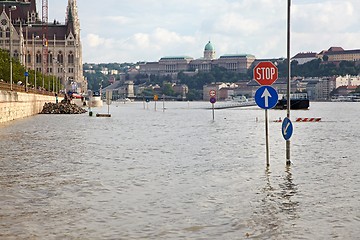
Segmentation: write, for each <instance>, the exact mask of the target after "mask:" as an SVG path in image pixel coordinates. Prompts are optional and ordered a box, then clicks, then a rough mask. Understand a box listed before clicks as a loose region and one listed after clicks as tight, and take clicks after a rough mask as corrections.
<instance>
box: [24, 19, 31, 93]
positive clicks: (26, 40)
mask: <svg viewBox="0 0 360 240" xmlns="http://www.w3.org/2000/svg"><path fill="white" fill-rule="evenodd" d="M29 27H31V24H28V25H27V26H26V28H25V71H26V72H25V89H26V92H27V91H28V82H29V68H28V64H27V63H28V60H29V59H28V48H27V47H28V35H29Z"/></svg>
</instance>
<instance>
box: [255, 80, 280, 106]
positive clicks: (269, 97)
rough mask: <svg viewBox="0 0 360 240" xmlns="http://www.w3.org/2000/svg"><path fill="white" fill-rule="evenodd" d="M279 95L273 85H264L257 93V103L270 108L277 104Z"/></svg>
mask: <svg viewBox="0 0 360 240" xmlns="http://www.w3.org/2000/svg"><path fill="white" fill-rule="evenodd" d="M278 99H279V95H278V93H277V92H276V90H275V89H274V88H273V87H271V86H262V87H260V88H259V89H258V90H256V93H255V102H256V104H257V105H258V106H259V107H261V108H263V109H270V108H273V107H275V106H276V104H277V102H278Z"/></svg>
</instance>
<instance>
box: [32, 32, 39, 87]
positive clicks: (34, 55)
mask: <svg viewBox="0 0 360 240" xmlns="http://www.w3.org/2000/svg"><path fill="white" fill-rule="evenodd" d="M36 39H39V36H36V37H35V36H34V34H33V35H32V42H33V59H34V88H35V91H36V90H37V89H36V53H35V40H36Z"/></svg>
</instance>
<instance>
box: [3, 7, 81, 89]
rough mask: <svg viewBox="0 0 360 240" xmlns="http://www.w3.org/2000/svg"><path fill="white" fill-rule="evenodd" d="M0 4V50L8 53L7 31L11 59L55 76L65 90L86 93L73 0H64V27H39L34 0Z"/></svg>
mask: <svg viewBox="0 0 360 240" xmlns="http://www.w3.org/2000/svg"><path fill="white" fill-rule="evenodd" d="M0 4H2V5H3V9H2V13H1V14H0V48H2V49H5V50H9V51H10V31H11V41H12V48H11V53H10V55H11V56H12V57H13V58H16V59H18V60H19V61H20V62H21V63H22V64H23V65H24V66H26V67H27V68H28V69H33V70H36V71H37V72H41V73H43V74H48V75H53V76H55V77H56V78H57V80H58V81H60V82H61V84H62V85H63V86H64V87H65V90H66V91H76V92H86V91H87V82H86V80H85V79H84V76H83V67H82V47H81V40H80V22H79V17H78V10H77V4H76V0H68V6H67V9H66V18H65V24H62V23H59V22H58V21H56V20H54V21H53V22H51V23H47V24H43V21H42V20H41V19H40V18H39V14H38V12H37V6H36V0H16V1H5V0H0ZM0 6H1V5H0ZM10 11H11V14H10ZM10 16H11V21H10ZM44 48H46V50H45V51H44Z"/></svg>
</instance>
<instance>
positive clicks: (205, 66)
mask: <svg viewBox="0 0 360 240" xmlns="http://www.w3.org/2000/svg"><path fill="white" fill-rule="evenodd" d="M215 57H216V51H215V48H214V46H213V44H212V43H211V42H210V41H209V42H208V43H207V44H206V45H205V48H204V55H203V57H202V58H199V59H194V58H192V57H189V56H172V57H163V58H161V59H160V60H159V61H158V62H144V63H141V64H140V73H141V74H149V75H151V74H154V75H170V76H173V77H174V78H175V77H176V75H177V74H178V73H179V72H181V71H182V72H184V73H185V74H190V75H191V74H193V73H194V72H195V73H196V72H198V71H203V72H209V71H211V70H212V69H213V68H214V67H216V66H218V67H224V68H226V69H228V70H230V71H234V72H239V73H246V72H247V70H248V69H249V68H250V67H251V65H252V63H253V62H254V61H255V56H253V55H251V54H228V55H223V56H220V58H218V59H216V58H215Z"/></svg>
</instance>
